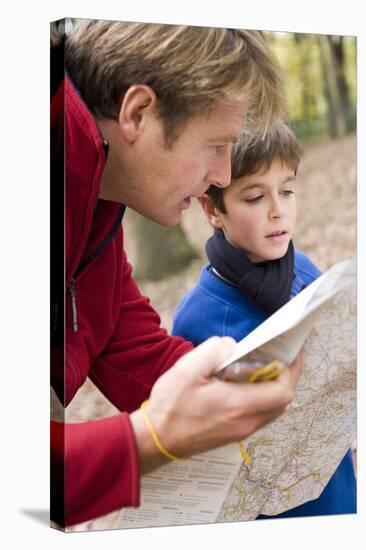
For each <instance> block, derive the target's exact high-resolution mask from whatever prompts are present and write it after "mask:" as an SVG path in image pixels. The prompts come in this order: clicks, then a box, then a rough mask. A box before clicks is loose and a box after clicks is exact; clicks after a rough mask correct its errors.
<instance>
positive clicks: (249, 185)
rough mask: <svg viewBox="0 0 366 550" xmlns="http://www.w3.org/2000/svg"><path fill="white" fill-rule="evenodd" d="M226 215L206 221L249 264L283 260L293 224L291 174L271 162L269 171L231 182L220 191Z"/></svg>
mask: <svg viewBox="0 0 366 550" xmlns="http://www.w3.org/2000/svg"><path fill="white" fill-rule="evenodd" d="M224 204H225V207H226V214H224V213H222V212H220V211H219V210H218V209H217V208H215V216H214V217H210V221H211V223H213V225H214V226H215V227H216V228H221V229H222V230H223V232H224V235H225V238H226V240H227V241H229V243H231V244H232V245H233V246H235V247H237V248H242V249H244V250H245V251H246V252H247V255H248V257H249V259H250V260H251V261H252V262H261V261H267V260H275V259H278V258H281V257H282V256H284V255H285V254H286V252H287V248H288V244H289V242H290V240H291V238H292V235H293V232H294V229H295V222H296V198H295V174H294V170H292V169H291V168H289V167H288V166H286V165H285V164H282V162H281V161H280V160H279V159H275V160H274V161H273V162H272V164H271V166H270V168H269V170H268V171H267V172H264V171H262V170H260V171H259V172H256V173H255V174H251V175H250V176H244V177H242V178H238V179H234V180H232V182H231V183H230V186H229V187H228V188H227V189H225V190H224Z"/></svg>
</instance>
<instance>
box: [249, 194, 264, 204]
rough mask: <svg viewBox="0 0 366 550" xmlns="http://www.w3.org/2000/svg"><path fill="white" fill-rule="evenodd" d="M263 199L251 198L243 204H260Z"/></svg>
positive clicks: (260, 197) (259, 196) (261, 196)
mask: <svg viewBox="0 0 366 550" xmlns="http://www.w3.org/2000/svg"><path fill="white" fill-rule="evenodd" d="M262 198H263V195H257V196H256V197H252V198H251V199H245V202H248V203H249V204H256V203H257V202H260V201H261V199H262Z"/></svg>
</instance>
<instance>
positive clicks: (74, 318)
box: [70, 278, 79, 332]
mask: <svg viewBox="0 0 366 550" xmlns="http://www.w3.org/2000/svg"><path fill="white" fill-rule="evenodd" d="M70 296H71V307H72V330H73V331H74V332H77V331H78V329H79V327H78V310H77V305H76V288H75V279H74V278H73V279H71V281H70Z"/></svg>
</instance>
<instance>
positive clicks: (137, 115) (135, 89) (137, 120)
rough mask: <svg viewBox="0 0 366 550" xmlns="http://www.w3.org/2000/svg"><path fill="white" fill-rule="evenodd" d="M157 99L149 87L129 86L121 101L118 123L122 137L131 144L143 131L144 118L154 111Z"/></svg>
mask: <svg viewBox="0 0 366 550" xmlns="http://www.w3.org/2000/svg"><path fill="white" fill-rule="evenodd" d="M156 104H157V97H156V94H155V92H154V90H153V89H152V88H150V86H146V85H144V84H134V85H133V86H130V87H129V88H128V90H127V92H126V93H125V95H124V98H123V100H122V105H121V109H120V111H119V117H118V123H119V127H120V130H121V133H122V136H123V137H124V139H125V140H126V141H128V143H133V142H134V141H135V140H136V138H137V137H138V136H139V134H140V133H141V132H142V131H143V129H144V127H145V122H146V116H147V115H148V114H150V113H152V112H153V111H155V109H156Z"/></svg>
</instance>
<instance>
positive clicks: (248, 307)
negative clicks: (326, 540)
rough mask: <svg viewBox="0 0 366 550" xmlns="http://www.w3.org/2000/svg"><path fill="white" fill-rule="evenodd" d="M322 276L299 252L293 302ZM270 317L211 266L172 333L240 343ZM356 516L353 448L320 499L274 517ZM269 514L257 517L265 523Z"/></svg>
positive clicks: (181, 310) (186, 301) (182, 305)
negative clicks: (220, 338) (229, 337)
mask: <svg viewBox="0 0 366 550" xmlns="http://www.w3.org/2000/svg"><path fill="white" fill-rule="evenodd" d="M319 275H320V271H319V270H318V268H317V267H316V266H315V265H314V264H313V263H312V261H311V260H310V259H309V258H308V257H307V256H306V255H305V254H303V253H302V252H299V251H295V262H294V280H293V284H292V291H291V298H293V297H294V296H296V294H298V293H299V292H300V291H301V290H302V289H303V288H304V287H305V286H307V285H309V284H310V283H311V282H312V281H314V280H315V279H316V278H317V277H318V276H319ZM267 317H268V314H267V313H266V312H264V311H263V310H261V309H260V308H259V307H257V306H256V305H255V304H253V302H251V301H250V300H249V299H248V298H246V297H245V296H244V295H243V294H242V293H241V292H239V290H238V289H237V288H235V287H233V286H231V285H230V284H228V283H226V282H225V281H223V280H222V279H220V278H219V277H218V276H217V275H215V273H214V272H213V271H212V266H211V265H210V264H207V265H206V266H205V267H204V268H203V269H202V271H201V275H200V278H199V281H198V283H197V284H196V285H195V286H194V287H193V288H192V289H191V290H190V291H189V292H188V293H187V294H186V295H185V296H184V297H183V298H182V300H181V302H180V303H179V304H178V307H177V309H176V312H175V315H174V319H173V331H172V332H173V334H174V335H176V336H183V337H184V338H185V339H186V340H190V341H191V342H193V344H194V345H198V344H200V343H201V342H203V341H204V340H207V338H210V337H211V336H231V337H232V338H234V339H235V340H236V341H239V340H241V339H242V338H244V337H245V336H246V335H247V334H249V333H250V332H251V331H252V330H254V329H255V328H256V327H257V326H258V325H259V324H260V323H262V322H263V321H264V320H265V319H267ZM354 512H356V479H355V474H354V469H353V463H352V453H351V451H350V450H349V451H348V452H347V453H346V455H345V457H344V458H343V460H342V462H341V463H340V465H339V466H338V468H337V470H336V471H335V473H334V474H333V476H332V478H331V479H330V480H329V482H328V484H327V486H326V487H325V489H324V490H323V492H322V494H321V495H320V497H319V498H318V499H316V500H313V501H310V502H306V503H305V504H302V505H301V506H297V507H296V508H293V509H292V510H288V511H287V512H284V513H282V514H279V515H277V516H271V517H296V516H315V515H325V514H349V513H354ZM267 517H269V516H262V515H261V516H258V518H257V519H265V518H267Z"/></svg>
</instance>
